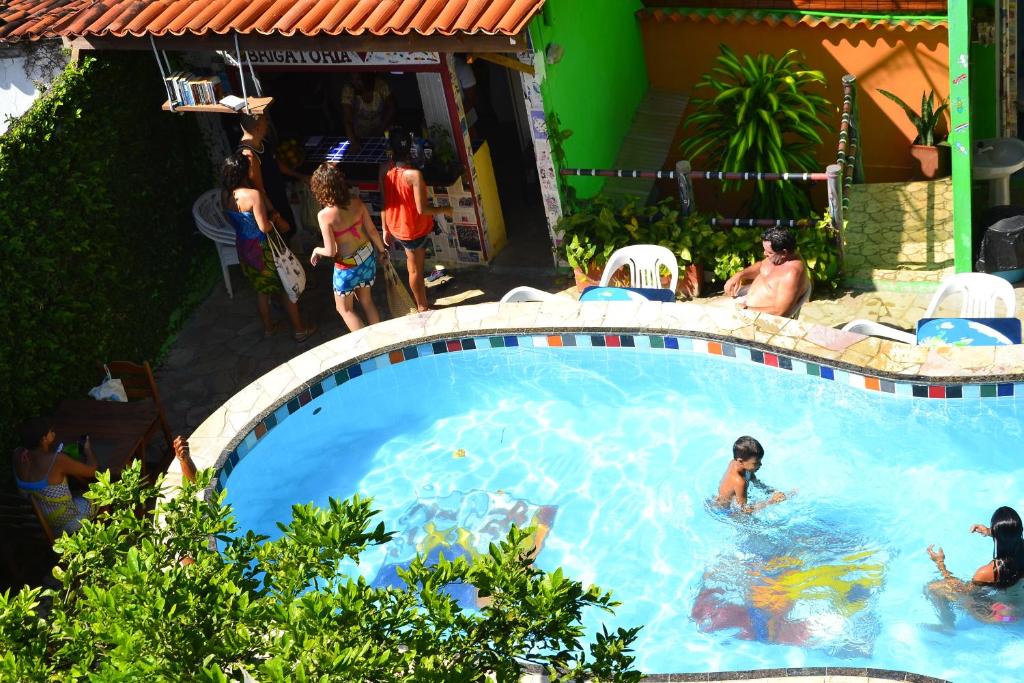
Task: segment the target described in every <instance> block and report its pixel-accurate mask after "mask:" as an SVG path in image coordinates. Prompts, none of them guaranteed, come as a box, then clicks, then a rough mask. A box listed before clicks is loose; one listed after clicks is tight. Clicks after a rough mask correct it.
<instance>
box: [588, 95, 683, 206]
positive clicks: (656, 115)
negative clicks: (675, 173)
mask: <svg viewBox="0 0 1024 683" xmlns="http://www.w3.org/2000/svg"><path fill="white" fill-rule="evenodd" d="M688 101H689V97H687V96H686V95H684V94H682V93H678V92H672V91H670V90H660V89H657V88H650V89H649V90H648V91H647V95H645V96H644V99H643V101H642V102H641V103H640V106H639V107H638V108H637V111H636V116H635V117H634V118H633V124H632V125H631V126H630V128H629V132H628V133H627V134H626V137H625V139H624V140H623V141H622V146H621V147H620V148H619V154H618V156H617V157H616V158H615V165H614V168H621V169H629V170H633V169H637V170H648V171H656V170H658V169H660V168H661V167H662V165H663V164H664V163H665V159H666V158H668V154H669V152H670V151H671V150H670V147H671V145H672V142H673V141H674V140H675V136H676V131H677V130H678V129H679V125H680V123H681V122H682V118H683V112H685V111H686V103H687V102H688ZM653 189H654V180H646V179H634V178H608V180H607V181H606V182H605V185H604V190H603V194H604V195H605V196H607V197H610V198H611V199H613V200H615V201H624V200H626V199H633V200H635V201H638V202H639V203H641V204H643V203H646V202H647V200H648V198H649V197H650V195H651V191H652V190H653Z"/></svg>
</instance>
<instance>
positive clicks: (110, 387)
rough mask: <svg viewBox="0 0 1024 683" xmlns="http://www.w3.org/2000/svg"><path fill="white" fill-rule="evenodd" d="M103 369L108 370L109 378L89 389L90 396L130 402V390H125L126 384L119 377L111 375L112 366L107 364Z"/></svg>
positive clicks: (97, 398)
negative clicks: (109, 366)
mask: <svg viewBox="0 0 1024 683" xmlns="http://www.w3.org/2000/svg"><path fill="white" fill-rule="evenodd" d="M103 369H104V370H106V372H107V378H106V379H105V380H103V381H102V382H100V383H99V384H98V385H96V386H94V387H93V388H92V389H90V390H89V396H91V397H92V398H94V399H96V400H97V401H120V402H122V403H127V402H128V392H126V391H125V390H124V384H123V383H122V382H121V380H119V379H115V378H113V377H111V376H110V368H108V367H107V366H106V365H104V366H103Z"/></svg>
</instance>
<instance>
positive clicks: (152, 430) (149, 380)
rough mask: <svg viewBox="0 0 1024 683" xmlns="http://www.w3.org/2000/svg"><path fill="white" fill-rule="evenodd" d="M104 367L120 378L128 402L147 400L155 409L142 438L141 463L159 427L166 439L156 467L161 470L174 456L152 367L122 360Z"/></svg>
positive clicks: (144, 363) (146, 362)
mask: <svg viewBox="0 0 1024 683" xmlns="http://www.w3.org/2000/svg"><path fill="white" fill-rule="evenodd" d="M106 367H107V369H109V370H110V376H111V377H116V378H117V379H119V380H121V383H122V384H123V385H124V391H125V394H127V396H128V401H129V403H131V402H133V401H140V402H141V401H148V402H151V403H152V404H153V408H154V409H155V410H154V417H153V423H152V425H150V427H149V429H148V430H147V431H146V434H145V436H144V437H143V440H142V463H143V467H146V444H148V443H149V441H150V439H152V438H153V437H154V436H155V435H156V432H157V430H158V429H159V430H161V431H163V433H164V439H165V440H166V441H167V454H166V455H164V456H163V457H162V458H161V459H160V462H159V465H158V469H157V471H158V472H163V471H164V470H165V469H167V465H169V464H170V462H171V458H173V457H174V440H173V439H172V438H171V428H170V427H169V426H168V425H167V414H166V413H165V412H164V406H163V403H161V402H160V392H159V390H158V389H157V387H156V380H155V379H154V378H153V368H151V367H150V365H149V361H142V365H139V364H137V363H132V362H130V361H123V360H118V361H112V362H110V363H107V366H106Z"/></svg>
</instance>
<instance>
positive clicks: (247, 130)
mask: <svg viewBox="0 0 1024 683" xmlns="http://www.w3.org/2000/svg"><path fill="white" fill-rule="evenodd" d="M241 118H242V120H241V125H242V139H241V140H240V141H239V143H238V151H239V152H241V153H242V154H243V155H245V156H246V157H247V158H248V159H249V182H251V183H252V186H253V187H254V188H256V189H257V190H259V191H260V192H262V193H263V196H264V197H265V198H266V200H267V202H268V206H267V212H268V213H269V214H270V220H271V222H272V223H273V224H274V227H276V228H277V231H278V232H280V233H282V234H284V233H287V232H289V231H290V230H291V229H292V226H293V225H294V224H295V217H294V215H293V214H292V206H291V204H290V203H289V201H288V192H287V191H286V190H285V184H284V176H283V175H282V173H281V168H280V166H278V163H277V159H275V158H274V150H273V146H272V145H271V144H270V143H269V142H268V141H267V131H268V130H269V123H268V121H267V118H266V117H265V116H255V115H251V114H242V117H241Z"/></svg>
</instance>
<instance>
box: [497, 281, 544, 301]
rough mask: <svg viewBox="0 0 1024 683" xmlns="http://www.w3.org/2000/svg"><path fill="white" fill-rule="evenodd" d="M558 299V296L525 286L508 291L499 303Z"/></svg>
mask: <svg viewBox="0 0 1024 683" xmlns="http://www.w3.org/2000/svg"><path fill="white" fill-rule="evenodd" d="M557 298H558V295H557V294H552V293H551V292H545V291H543V290H540V289H536V288H535V287H527V286H525V285H523V286H521V287H515V288H513V289H510V290H508V291H507V292H506V293H505V296H503V297H501V301H500V302H499V303H503V304H507V303H522V302H524V301H553V300H555V299H557Z"/></svg>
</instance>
